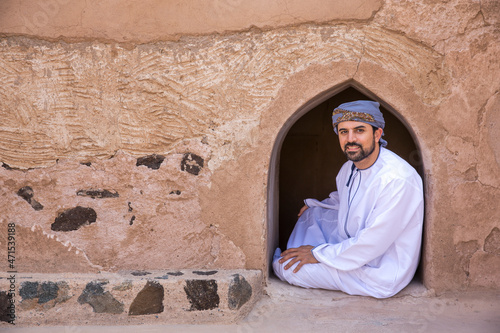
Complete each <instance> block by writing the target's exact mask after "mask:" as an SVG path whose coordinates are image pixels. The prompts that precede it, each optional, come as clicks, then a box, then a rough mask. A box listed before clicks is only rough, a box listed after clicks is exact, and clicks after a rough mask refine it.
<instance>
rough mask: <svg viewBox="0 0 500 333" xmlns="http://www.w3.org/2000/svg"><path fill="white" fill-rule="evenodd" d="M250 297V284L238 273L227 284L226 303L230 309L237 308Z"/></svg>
mask: <svg viewBox="0 0 500 333" xmlns="http://www.w3.org/2000/svg"><path fill="white" fill-rule="evenodd" d="M251 297H252V286H251V285H250V283H248V281H247V280H245V278H244V277H243V276H241V275H239V274H234V279H233V280H232V281H231V283H230V284H229V292H228V303H229V308H230V309H231V310H235V309H237V310H239V309H240V308H241V306H242V305H243V304H245V303H246V302H248V301H249V300H250V298H251Z"/></svg>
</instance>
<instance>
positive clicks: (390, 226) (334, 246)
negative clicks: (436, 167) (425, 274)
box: [273, 147, 424, 298]
mask: <svg viewBox="0 0 500 333" xmlns="http://www.w3.org/2000/svg"><path fill="white" fill-rule="evenodd" d="M353 166H354V165H353V162H351V161H348V162H347V163H345V164H344V165H343V167H342V168H341V170H340V172H339V174H338V175H337V178H336V181H337V189H338V191H337V192H332V193H331V194H330V197H329V198H327V199H325V200H323V201H322V202H320V201H318V200H315V199H306V200H305V202H306V204H307V205H308V206H309V207H310V208H309V209H307V210H306V211H305V212H304V213H303V214H302V216H301V217H300V218H299V220H298V221H297V224H296V225H295V228H294V230H293V232H292V234H291V236H290V239H289V241H288V244H287V248H294V247H299V246H301V245H312V246H315V248H314V249H313V250H312V253H313V255H314V257H315V258H316V259H317V260H318V261H319V263H318V264H306V265H304V266H302V268H301V269H300V270H299V272H297V273H293V268H294V267H295V266H294V267H291V268H290V269H288V270H284V269H283V267H284V266H285V265H286V263H283V264H280V263H279V262H278V259H279V258H280V254H281V251H280V249H276V253H275V257H274V260H273V268H274V271H275V273H276V275H277V276H278V277H279V278H280V279H281V280H283V281H287V282H289V283H290V284H293V285H298V286H302V287H305V288H323V289H331V290H341V291H344V292H346V293H348V294H351V295H365V296H373V297H376V298H386V297H390V296H393V295H395V294H396V293H398V292H399V291H400V290H401V289H403V288H404V287H405V286H406V285H408V283H409V282H410V281H411V279H412V278H413V275H414V274H415V271H416V269H417V266H418V261H419V254H420V244H421V238H422V223H423V213H424V199H423V189H422V180H421V178H420V176H419V175H418V174H417V172H416V171H415V169H413V167H411V166H410V165H409V164H408V163H407V162H406V161H404V160H403V159H401V158H400V157H399V156H397V155H396V154H394V153H393V152H391V151H389V150H387V149H385V148H383V147H381V150H380V153H379V156H378V158H377V161H376V162H375V163H374V164H373V165H372V166H371V167H369V168H367V169H364V170H359V169H357V168H354V169H353V168H352V167H353ZM351 172H352V176H351ZM349 178H350V181H349ZM348 183H349V184H348ZM347 184H348V186H347Z"/></svg>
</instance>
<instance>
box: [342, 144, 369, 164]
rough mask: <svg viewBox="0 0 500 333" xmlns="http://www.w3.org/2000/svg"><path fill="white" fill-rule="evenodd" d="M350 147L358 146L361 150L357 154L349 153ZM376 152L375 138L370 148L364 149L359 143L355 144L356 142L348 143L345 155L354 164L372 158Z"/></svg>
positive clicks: (345, 147)
mask: <svg viewBox="0 0 500 333" xmlns="http://www.w3.org/2000/svg"><path fill="white" fill-rule="evenodd" d="M349 146H351V147H352V146H356V147H359V150H358V151H356V152H349V151H347V147H349ZM374 150H375V138H373V141H372V144H371V146H369V147H366V149H365V148H363V146H361V145H360V144H359V143H354V142H347V143H346V144H345V145H344V154H345V156H346V157H347V159H348V160H351V161H353V162H359V161H362V160H364V159H365V158H367V157H368V156H370V155H371V154H372V153H373V151H374Z"/></svg>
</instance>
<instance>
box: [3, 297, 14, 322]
mask: <svg viewBox="0 0 500 333" xmlns="http://www.w3.org/2000/svg"><path fill="white" fill-rule="evenodd" d="M10 299H11V298H10V297H9V294H8V293H7V292H6V291H0V321H6V322H9V321H10V320H12V318H11V316H10V310H9V306H10V304H11V302H10Z"/></svg>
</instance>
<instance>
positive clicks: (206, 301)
mask: <svg viewBox="0 0 500 333" xmlns="http://www.w3.org/2000/svg"><path fill="white" fill-rule="evenodd" d="M184 291H185V292H186V295H187V298H188V300H189V303H191V308H190V309H189V310H190V311H202V310H211V309H215V308H217V307H219V301H220V299H219V294H217V281H215V280H186V286H185V287H184Z"/></svg>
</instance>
